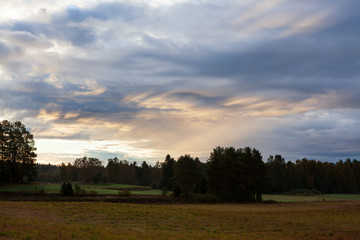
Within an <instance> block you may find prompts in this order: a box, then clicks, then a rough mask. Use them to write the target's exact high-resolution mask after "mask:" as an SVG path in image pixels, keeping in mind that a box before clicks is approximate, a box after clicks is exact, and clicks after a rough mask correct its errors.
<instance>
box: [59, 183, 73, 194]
mask: <svg viewBox="0 0 360 240" xmlns="http://www.w3.org/2000/svg"><path fill="white" fill-rule="evenodd" d="M61 195H63V196H72V195H74V190H73V188H72V185H71V183H69V182H64V183H63V184H62V185H61Z"/></svg>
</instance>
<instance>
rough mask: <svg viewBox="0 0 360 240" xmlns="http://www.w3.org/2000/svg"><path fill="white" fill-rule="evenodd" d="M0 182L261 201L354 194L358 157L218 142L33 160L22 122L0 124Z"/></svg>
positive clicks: (359, 176)
mask: <svg viewBox="0 0 360 240" xmlns="http://www.w3.org/2000/svg"><path fill="white" fill-rule="evenodd" d="M0 130H1V131H0V151H1V152H0V184H1V183H23V182H32V181H38V182H84V183H94V184H97V183H121V184H129V185H141V186H151V187H152V188H154V189H162V190H163V191H164V192H168V191H172V192H173V193H174V196H176V197H180V196H183V197H187V196H190V195H191V194H212V195H215V196H217V197H218V198H219V199H221V200H223V201H260V200H261V199H262V197H261V195H262V194H264V193H284V192H292V191H293V192H296V191H297V190H301V189H306V190H309V191H312V192H314V193H316V192H319V193H320V192H321V193H359V192H360V162H359V161H357V160H356V159H354V160H350V159H347V160H345V161H342V160H339V161H338V162H336V163H333V162H321V161H316V160H309V159H306V158H304V159H301V160H296V161H295V162H293V161H286V160H285V159H284V158H283V157H282V156H281V155H275V157H274V156H270V157H269V158H268V159H267V160H266V161H263V158H262V155H261V153H260V152H259V150H257V149H255V148H250V147H245V148H238V149H237V148H234V147H220V146H219V147H217V148H214V149H213V151H212V152H211V153H210V156H209V158H208V159H207V161H206V162H201V161H200V160H199V158H197V157H192V156H191V155H190V154H185V155H182V156H180V157H179V158H178V159H176V160H175V159H174V158H172V157H171V156H170V155H169V154H168V155H167V156H166V157H165V159H164V160H163V161H158V162H157V163H156V164H154V165H149V164H148V163H147V162H146V161H143V162H142V163H141V164H140V165H138V163H137V162H132V163H130V162H128V161H126V160H120V159H118V158H116V157H115V158H110V159H108V160H107V163H104V162H102V161H101V160H99V159H97V158H91V157H86V156H85V157H81V158H77V159H75V160H74V162H73V163H68V164H65V163H62V164H60V165H58V166H55V165H51V164H36V154H35V151H36V148H35V146H34V140H33V136H32V135H31V134H30V132H29V131H27V130H26V128H25V126H24V125H23V124H22V123H21V122H15V123H11V122H8V121H3V122H1V124H0Z"/></svg>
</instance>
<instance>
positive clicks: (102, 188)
mask: <svg viewBox="0 0 360 240" xmlns="http://www.w3.org/2000/svg"><path fill="white" fill-rule="evenodd" d="M75 185H76V184H73V188H75ZM79 186H80V188H81V189H82V190H85V192H87V193H96V194H109V195H117V194H119V191H124V190H129V191H130V192H131V193H132V194H135V195H138V194H145V195H161V193H162V191H161V190H158V189H151V188H150V187H142V186H134V185H125V184H96V185H94V184H82V183H79ZM60 189H61V184H55V183H32V184H7V185H3V186H1V187H0V192H22V193H36V192H39V191H44V192H45V193H60Z"/></svg>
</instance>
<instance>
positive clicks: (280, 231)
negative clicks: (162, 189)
mask: <svg viewBox="0 0 360 240" xmlns="http://www.w3.org/2000/svg"><path fill="white" fill-rule="evenodd" d="M0 209H1V216H0V239H359V237H360V229H359V227H358V226H360V218H359V217H358V216H359V215H360V202H358V201H344V202H311V203H278V204H217V205H212V204H202V205H198V204H187V205H184V204H172V205H171V204H168V205H145V204H124V203H121V204H120V203H106V202H9V201H0Z"/></svg>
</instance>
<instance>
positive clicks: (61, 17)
mask: <svg viewBox="0 0 360 240" xmlns="http://www.w3.org/2000/svg"><path fill="white" fill-rule="evenodd" d="M15 6H16V7H15ZM357 6H358V3H357V1H355V0H346V1H341V2H338V1H328V0H327V1H325V0H321V1H316V2H314V1H307V0H306V1H301V2H294V1H289V0H272V1H260V0H256V1H255V0H252V1H246V2H244V3H239V2H238V1H231V0H229V1H190V0H183V1H171V3H170V1H156V0H153V1H130V0H129V1H122V2H121V3H120V2H118V1H96V0H92V1H86V2H85V1H74V0H72V1H52V2H51V4H50V3H49V1H36V2H32V1H31V2H29V1H25V0H23V1H22V0H18V1H11V2H9V1H4V2H1V3H0V9H1V13H2V14H0V15H1V17H0V56H1V58H0V78H1V81H0V117H1V118H2V119H9V120H21V121H23V123H24V124H25V125H26V126H28V127H29V128H31V132H32V133H33V134H34V135H35V139H36V140H37V142H38V144H37V146H38V153H39V161H41V162H53V163H59V162H61V161H73V160H74V159H75V158H76V156H81V155H84V154H87V155H89V154H90V155H91V154H92V155H94V156H98V157H100V158H102V159H103V160H106V159H107V157H109V156H120V157H124V158H127V159H133V160H137V161H142V160H146V161H150V162H154V161H156V160H162V159H163V158H164V157H165V155H166V154H167V153H170V154H172V155H174V156H176V157H177V156H179V155H181V154H186V153H191V154H192V155H194V156H199V157H200V158H201V159H202V160H203V161H205V160H206V158H207V157H208V156H209V152H210V151H211V149H212V148H213V147H216V146H217V145H222V146H230V145H231V146H235V147H244V146H248V145H250V146H252V147H256V148H258V149H259V150H260V151H261V152H262V153H263V155H264V158H265V159H266V158H267V157H268V155H269V154H283V155H284V157H285V158H286V159H289V160H296V159H298V158H302V157H309V158H316V159H319V160H329V161H333V160H338V159H340V158H347V157H352V158H359V157H360V152H359V151H360V150H359V149H360V137H359V136H360V128H359V127H357V126H359V122H360V120H359V119H360V96H359V89H360V78H359V77H360V57H359V56H360V47H359V46H360V45H359V42H360V32H359V31H358V26H359V23H360V10H359V8H358V7H357ZM29 9H30V10H29ZM109 144H110V145H111V147H110V145H109ZM65 146H66V147H65ZM64 148H65V149H64ZM59 149H60V150H59ZM61 149H62V150H61Z"/></svg>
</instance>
